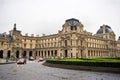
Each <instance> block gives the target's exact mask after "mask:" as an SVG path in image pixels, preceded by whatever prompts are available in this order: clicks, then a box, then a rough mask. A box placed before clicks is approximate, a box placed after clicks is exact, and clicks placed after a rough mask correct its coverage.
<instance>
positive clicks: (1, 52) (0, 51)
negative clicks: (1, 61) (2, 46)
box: [0, 50, 3, 58]
mask: <svg viewBox="0 0 120 80" xmlns="http://www.w3.org/2000/svg"><path fill="white" fill-rule="evenodd" d="M0 58H3V50H0Z"/></svg>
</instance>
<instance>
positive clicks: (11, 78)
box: [0, 61, 120, 80]
mask: <svg viewBox="0 0 120 80" xmlns="http://www.w3.org/2000/svg"><path fill="white" fill-rule="evenodd" d="M0 80H120V74H115V73H104V72H90V71H80V70H69V69H60V68H53V67H47V66H44V65H42V63H38V62H35V61H34V62H32V61H29V62H27V64H25V65H17V64H5V65H0Z"/></svg>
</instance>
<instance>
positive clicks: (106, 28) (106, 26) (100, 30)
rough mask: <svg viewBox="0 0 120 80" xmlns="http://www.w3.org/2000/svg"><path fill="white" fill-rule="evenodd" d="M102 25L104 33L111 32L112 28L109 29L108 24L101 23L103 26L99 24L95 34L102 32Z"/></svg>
mask: <svg viewBox="0 0 120 80" xmlns="http://www.w3.org/2000/svg"><path fill="white" fill-rule="evenodd" d="M103 27H105V33H111V32H113V30H112V29H111V27H110V26H108V25H103V26H100V29H99V30H98V31H97V33H96V34H102V33H103V32H104V29H103Z"/></svg>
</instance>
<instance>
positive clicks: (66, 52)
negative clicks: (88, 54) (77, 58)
mask: <svg viewBox="0 0 120 80" xmlns="http://www.w3.org/2000/svg"><path fill="white" fill-rule="evenodd" d="M67 54H68V51H67V49H66V50H65V57H67Z"/></svg>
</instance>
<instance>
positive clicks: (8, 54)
mask: <svg viewBox="0 0 120 80" xmlns="http://www.w3.org/2000/svg"><path fill="white" fill-rule="evenodd" d="M10 55H11V51H10V50H8V52H7V57H8V58H10Z"/></svg>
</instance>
